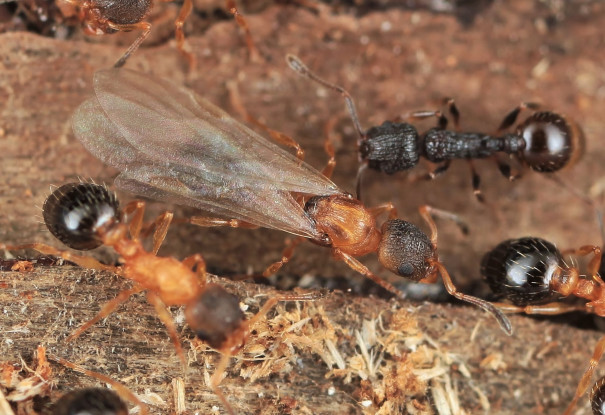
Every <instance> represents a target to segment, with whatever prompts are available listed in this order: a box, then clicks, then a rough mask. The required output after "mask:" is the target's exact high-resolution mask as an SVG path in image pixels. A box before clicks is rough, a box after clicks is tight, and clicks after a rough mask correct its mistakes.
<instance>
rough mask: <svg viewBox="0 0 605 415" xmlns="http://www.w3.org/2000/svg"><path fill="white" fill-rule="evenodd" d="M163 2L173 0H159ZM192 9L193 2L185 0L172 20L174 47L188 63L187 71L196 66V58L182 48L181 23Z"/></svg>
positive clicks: (183, 43) (183, 41)
mask: <svg viewBox="0 0 605 415" xmlns="http://www.w3.org/2000/svg"><path fill="white" fill-rule="evenodd" d="M161 1H163V2H169V1H173V0H161ZM192 10H193V2H192V0H185V1H184V2H183V5H182V6H181V11H180V12H179V15H178V17H177V18H176V20H175V21H174V26H175V30H174V35H175V37H176V47H177V49H178V50H179V52H181V54H182V55H183V56H184V57H185V59H187V62H188V63H189V71H193V69H194V68H195V67H196V63H197V62H196V59H195V56H194V55H193V54H192V53H191V52H187V51H186V50H185V48H184V46H185V32H184V31H183V25H184V24H185V20H187V18H188V17H189V15H190V14H191V11H192Z"/></svg>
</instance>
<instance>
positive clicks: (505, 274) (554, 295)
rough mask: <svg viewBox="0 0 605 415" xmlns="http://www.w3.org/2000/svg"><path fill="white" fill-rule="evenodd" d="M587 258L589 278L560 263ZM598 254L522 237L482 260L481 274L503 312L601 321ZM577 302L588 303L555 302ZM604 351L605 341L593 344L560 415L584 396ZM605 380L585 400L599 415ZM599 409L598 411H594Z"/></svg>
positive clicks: (603, 290)
mask: <svg viewBox="0 0 605 415" xmlns="http://www.w3.org/2000/svg"><path fill="white" fill-rule="evenodd" d="M589 254H592V255H593V257H592V258H591V260H590V262H589V263H588V277H586V278H584V277H582V276H580V272H579V271H578V269H577V268H575V267H573V266H569V265H567V264H566V263H565V261H564V259H563V258H564V256H565V255H578V256H585V255H589ZM601 254H602V251H601V248H600V247H598V246H595V245H585V246H582V247H580V248H579V249H573V250H567V251H563V252H560V251H559V250H558V249H557V248H556V247H555V246H554V245H553V244H552V243H550V242H548V241H545V240H544V239H540V238H535V237H526V238H520V239H511V240H507V241H504V242H502V243H500V244H499V245H498V246H496V247H495V248H494V249H493V250H491V251H490V252H488V253H487V254H485V256H484V257H483V260H482V261H481V274H482V275H483V277H484V278H485V279H486V280H487V282H488V284H489V285H490V288H491V289H492V291H493V292H494V293H495V294H496V295H498V296H501V297H504V298H505V299H507V300H508V301H510V302H511V303H512V304H504V303H500V304H499V303H496V305H497V306H498V307H499V308H500V309H501V310H503V311H505V312H511V313H526V314H546V315H556V314H562V313H567V312H570V311H585V312H588V313H594V314H596V315H598V316H600V317H605V283H604V282H603V280H602V279H601V276H600V274H599V272H598V270H599V269H600V266H601V264H602V261H601ZM570 295H573V296H576V297H580V298H584V299H586V300H588V302H587V303H585V304H583V305H574V304H565V303H561V302H556V300H558V299H560V298H561V297H567V296H570ZM604 351H605V337H603V338H601V340H599V342H598V343H597V346H596V348H595V351H594V354H593V357H592V358H591V359H590V364H589V368H588V369H587V370H586V372H585V373H584V375H583V376H582V379H581V380H580V382H579V384H578V388H577V390H576V393H575V395H574V398H573V400H572V402H571V403H570V404H569V406H568V407H567V410H566V411H565V415H569V414H570V413H571V411H572V410H573V408H574V406H575V404H576V403H577V401H578V399H579V398H580V397H581V396H582V395H583V394H584V393H585V392H586V390H587V389H588V386H589V385H590V380H591V377H592V373H593V372H594V369H595V367H596V365H597V363H598V362H599V360H600V359H601V356H602V355H603V352H604ZM604 399H605V378H603V379H600V380H599V381H598V382H597V383H596V384H595V386H594V387H593V389H592V391H591V394H590V400H591V402H592V406H593V412H594V414H596V415H604V414H605V411H604V410H603V408H604V407H603V401H604ZM597 408H600V409H597Z"/></svg>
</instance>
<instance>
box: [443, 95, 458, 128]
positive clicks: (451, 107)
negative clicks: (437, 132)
mask: <svg viewBox="0 0 605 415" xmlns="http://www.w3.org/2000/svg"><path fill="white" fill-rule="evenodd" d="M443 104H444V105H447V108H448V111H449V113H450V115H451V116H452V119H453V120H454V128H456V131H460V111H458V107H457V106H456V101H455V100H454V98H450V97H445V98H443ZM444 129H445V128H444Z"/></svg>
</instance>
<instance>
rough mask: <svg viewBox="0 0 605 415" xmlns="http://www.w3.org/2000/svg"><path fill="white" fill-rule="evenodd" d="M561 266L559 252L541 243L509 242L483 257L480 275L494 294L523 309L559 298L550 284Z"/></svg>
mask: <svg viewBox="0 0 605 415" xmlns="http://www.w3.org/2000/svg"><path fill="white" fill-rule="evenodd" d="M563 265H564V262H563V257H562V256H561V253H560V252H559V250H558V249H557V248H556V247H555V246H554V245H553V244H551V243H550V242H548V241H545V240H544V239H540V238H532V237H526V238H520V239H509V240H507V241H504V242H502V243H500V244H499V245H498V246H496V247H495V248H494V249H493V250H491V251H490V252H488V253H487V254H485V256H484V257H483V260H482V261H481V275H483V277H484V278H485V279H486V280H487V283H488V284H489V286H490V288H491V289H492V292H493V293H494V294H496V295H498V296H501V297H504V298H506V299H508V300H509V301H510V302H512V303H513V304H515V305H517V306H526V305H528V304H540V303H545V302H548V301H551V300H553V299H554V298H556V297H557V296H558V294H557V293H556V292H555V291H554V290H552V289H551V287H550V282H551V280H552V279H553V277H556V274H557V273H559V272H560V270H561V268H562V266H563Z"/></svg>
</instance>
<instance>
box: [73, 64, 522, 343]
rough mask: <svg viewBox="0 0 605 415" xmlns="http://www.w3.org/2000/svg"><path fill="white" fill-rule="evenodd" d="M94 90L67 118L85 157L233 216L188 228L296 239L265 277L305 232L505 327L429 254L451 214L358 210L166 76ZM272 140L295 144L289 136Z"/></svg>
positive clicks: (122, 75)
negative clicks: (406, 216) (399, 215)
mask: <svg viewBox="0 0 605 415" xmlns="http://www.w3.org/2000/svg"><path fill="white" fill-rule="evenodd" d="M94 88H95V94H94V96H93V97H92V98H90V99H89V100H87V101H86V102H84V103H83V104H82V105H81V106H80V107H79V108H78V109H77V110H76V112H75V114H74V120H73V127H74V133H75V135H76V137H77V138H78V139H79V140H80V141H81V142H82V144H83V145H84V146H85V147H86V148H87V149H88V150H89V151H90V152H91V153H92V154H93V155H95V156H96V157H97V158H99V159H100V160H102V161H103V162H105V163H107V164H109V165H111V166H113V167H115V168H117V169H119V170H120V171H121V173H120V174H119V175H118V177H117V178H116V185H117V186H118V187H120V188H122V189H123V190H125V191H129V192H131V193H135V194H139V195H143V196H147V197H151V198H153V199H156V200H164V201H168V202H172V203H178V204H183V205H189V206H192V207H196V208H198V209H202V210H205V211H208V212H210V213H213V214H215V215H218V216H222V217H227V218H233V219H221V218H216V217H194V218H191V219H190V222H191V223H194V224H196V225H200V226H231V227H248V228H250V227H260V226H262V227H268V228H274V229H279V230H282V231H285V232H289V233H291V234H294V235H298V238H297V239H295V240H294V241H292V243H291V244H290V245H289V246H288V247H287V248H286V249H285V250H284V252H283V255H282V259H281V260H280V261H277V262H276V263H274V264H272V265H271V266H269V267H268V268H267V269H266V271H265V272H264V275H265V276H267V275H270V274H272V273H274V272H276V271H277V270H279V269H280V268H281V267H282V266H283V265H284V264H285V263H287V262H288V261H289V260H290V258H291V257H292V255H293V252H294V248H295V247H296V246H297V245H298V244H299V243H300V242H301V241H302V240H304V239H305V238H308V239H310V240H311V242H313V243H316V244H318V245H322V246H325V247H328V248H330V250H331V251H332V253H333V255H334V257H335V258H337V259H339V260H342V261H344V262H345V263H346V264H347V265H348V266H349V267H351V268H352V269H353V270H355V271H357V272H359V273H361V274H362V275H364V276H366V277H367V278H369V279H371V280H372V281H374V282H375V283H377V284H379V285H380V286H382V287H383V288H385V289H387V290H389V291H391V292H392V293H395V294H396V295H398V296H399V295H401V292H400V291H399V290H398V289H396V288H395V287H394V286H393V285H391V284H390V283H388V282H386V281H384V280H383V279H381V278H380V277H378V276H376V275H375V274H374V273H372V272H371V271H370V270H369V269H368V268H367V267H366V266H364V265H363V264H362V263H361V262H360V261H358V260H357V259H356V258H355V257H357V256H363V255H366V254H369V253H373V252H376V253H377V254H378V258H379V260H380V262H381V264H382V265H383V266H385V267H386V268H387V269H388V270H389V271H391V272H393V273H395V274H397V275H399V276H401V277H404V278H409V279H412V280H414V281H420V282H425V283H430V282H434V281H436V280H437V278H438V277H439V276H441V278H442V280H443V282H444V285H445V287H446V289H447V291H448V293H449V294H450V295H452V296H454V297H456V298H458V299H460V300H462V301H466V302H469V303H472V304H474V305H477V306H479V307H481V308H483V309H484V310H486V311H488V312H490V313H491V314H492V315H494V316H495V317H496V318H497V320H498V322H499V323H500V324H501V326H502V328H503V329H504V330H505V331H506V332H507V333H510V332H511V327H510V322H509V321H508V319H507V318H506V316H504V314H503V313H502V312H501V311H500V310H498V309H497V308H495V307H493V306H492V305H491V304H490V303H488V302H486V301H483V300H480V299H478V298H476V297H473V296H469V295H465V294H462V293H460V292H458V291H457V289H456V287H455V285H454V283H453V282H452V279H451V277H450V275H449V273H448V272H447V270H446V268H445V267H444V265H443V264H442V263H441V261H440V260H439V258H438V255H437V227H436V225H435V223H434V221H433V219H432V216H441V217H446V218H448V219H450V220H454V221H456V222H457V223H458V224H459V225H460V222H461V221H460V219H459V218H457V217H456V216H455V215H452V214H451V213H447V212H443V211H440V210H438V209H434V208H432V207H429V206H422V207H421V208H420V213H421V215H422V217H423V219H424V220H425V222H426V223H427V224H428V225H429V227H430V230H431V233H430V237H429V236H427V235H426V234H425V233H424V232H423V231H422V230H420V229H419V228H418V227H417V226H415V225H413V224H411V223H409V222H406V221H403V220H400V219H395V218H396V210H395V208H394V206H393V205H392V204H390V203H387V204H384V205H381V206H378V207H375V208H372V209H368V208H367V207H365V206H364V205H363V204H362V203H361V202H360V201H359V200H356V199H353V198H352V197H351V196H350V195H349V194H348V193H346V192H344V191H342V190H340V189H339V188H338V187H337V186H336V185H335V184H334V183H332V182H331V181H330V180H329V178H328V177H327V176H326V175H324V174H322V173H320V172H319V171H317V170H315V169H314V168H313V167H311V166H309V165H308V164H306V163H304V162H303V161H302V154H301V153H299V157H298V158H297V157H295V156H294V155H292V154H291V153H289V152H287V151H285V150H284V149H282V148H280V147H279V146H277V145H275V144H274V143H271V142H269V141H267V140H266V139H264V138H263V137H261V136H260V135H259V134H257V133H255V132H254V131H252V130H251V129H249V128H247V127H246V126H244V125H242V124H241V123H239V122H237V121H235V120H234V119H233V118H231V117H230V116H229V115H228V114H226V113H225V112H224V111H222V110H221V109H220V108H218V107H216V106H214V105H213V104H211V103H210V102H208V101H206V100H204V99H203V98H201V97H199V96H197V95H196V94H195V93H193V92H192V91H190V90H188V89H184V88H180V87H177V86H175V85H174V84H172V83H170V82H168V81H166V80H163V79H159V78H155V77H152V76H149V75H147V74H142V73H138V72H135V71H131V70H127V69H121V70H115V69H112V70H106V71H99V72H97V73H96V74H95V79H94ZM143 103H144V104H143ZM167 135H169V136H170V139H169V140H166V139H165V137H166V136H167ZM271 136H272V137H273V138H276V135H275V134H271ZM278 139H279V140H280V141H281V142H282V143H290V145H291V146H292V147H294V148H296V147H297V146H298V144H297V143H296V142H295V141H294V140H292V139H291V138H289V137H287V139H283V137H282V136H279V138H278ZM330 156H331V161H330V162H329V165H330V163H331V162H333V154H330ZM303 200H307V202H306V203H304V202H303ZM382 213H389V217H390V220H388V221H386V222H385V223H384V224H383V225H382V226H381V227H380V226H379V225H378V222H377V217H378V216H379V215H380V214H382Z"/></svg>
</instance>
